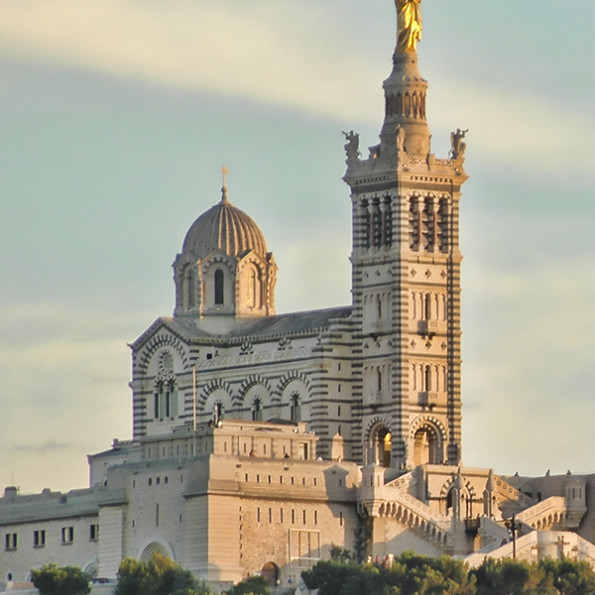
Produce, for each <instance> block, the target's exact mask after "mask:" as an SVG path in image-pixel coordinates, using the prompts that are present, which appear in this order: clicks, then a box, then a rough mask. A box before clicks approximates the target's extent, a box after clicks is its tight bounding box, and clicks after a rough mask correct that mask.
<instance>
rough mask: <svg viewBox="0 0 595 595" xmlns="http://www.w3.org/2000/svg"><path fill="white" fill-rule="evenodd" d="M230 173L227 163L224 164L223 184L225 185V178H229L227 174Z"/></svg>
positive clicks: (222, 169) (222, 172) (222, 170)
mask: <svg viewBox="0 0 595 595" xmlns="http://www.w3.org/2000/svg"><path fill="white" fill-rule="evenodd" d="M228 173H229V170H228V169H227V167H225V163H224V164H223V167H222V168H221V174H222V177H223V186H225V180H226V178H227V174H228Z"/></svg>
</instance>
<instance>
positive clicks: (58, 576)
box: [31, 564, 91, 595]
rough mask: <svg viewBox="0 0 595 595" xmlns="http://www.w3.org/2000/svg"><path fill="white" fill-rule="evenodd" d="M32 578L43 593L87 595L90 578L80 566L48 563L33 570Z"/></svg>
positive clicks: (46, 594)
mask: <svg viewBox="0 0 595 595" xmlns="http://www.w3.org/2000/svg"><path fill="white" fill-rule="evenodd" d="M31 580H32V581H33V584H34V585H35V586H36V587H37V588H38V589H39V592H40V594H41V595H86V593H89V591H90V590H91V589H90V588H89V579H88V578H87V576H86V575H85V573H84V572H83V571H82V570H81V569H80V568H75V567H74V566H62V567H58V566H56V565H55V564H48V565H47V566H43V567H42V568H40V569H38V570H31Z"/></svg>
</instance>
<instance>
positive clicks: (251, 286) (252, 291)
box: [246, 268, 258, 308]
mask: <svg viewBox="0 0 595 595" xmlns="http://www.w3.org/2000/svg"><path fill="white" fill-rule="evenodd" d="M246 298H247V299H246V303H247V304H248V306H249V307H250V308H256V307H258V303H257V302H258V287H257V275H256V270H255V269H253V268H251V269H250V272H249V274H248V295H247V296H246Z"/></svg>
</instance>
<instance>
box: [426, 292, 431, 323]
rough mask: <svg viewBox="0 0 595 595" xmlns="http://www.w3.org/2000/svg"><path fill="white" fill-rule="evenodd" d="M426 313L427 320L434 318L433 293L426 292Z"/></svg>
mask: <svg viewBox="0 0 595 595" xmlns="http://www.w3.org/2000/svg"><path fill="white" fill-rule="evenodd" d="M424 301H425V304H424V314H425V319H426V320H432V295H431V294H429V293H426V294H425V300H424Z"/></svg>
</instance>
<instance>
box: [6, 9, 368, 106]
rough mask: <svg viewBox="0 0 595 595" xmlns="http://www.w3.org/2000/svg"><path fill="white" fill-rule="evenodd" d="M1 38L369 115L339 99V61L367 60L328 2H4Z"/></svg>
mask: <svg viewBox="0 0 595 595" xmlns="http://www.w3.org/2000/svg"><path fill="white" fill-rule="evenodd" d="M90 5H91V6H92V8H90ZM0 38H1V39H3V40H4V41H3V42H2V45H3V46H4V50H5V52H9V53H11V54H12V55H16V56H19V57H23V56H25V57H28V58H30V59H34V60H52V61H57V62H61V63H63V64H66V65H72V66H77V67H83V68H88V69H92V70H96V71H99V72H103V73H107V74H111V75H115V76H123V77H131V78H136V79H140V80H147V81H152V82H154V83H157V84H160V85H166V86H172V87H181V88H190V89H202V90H205V89H206V90H210V91H214V92H218V93H224V94H233V95H234V96H236V97H237V96H244V97H248V98H251V99H255V100H258V101H264V102H269V103H276V104H281V105H283V106H285V107H294V108H298V109H300V110H306V111H312V110H314V111H317V112H318V113H324V114H335V115H337V114H338V115H340V116H343V117H350V118H353V117H356V115H357V114H358V113H361V105H359V104H358V102H357V101H356V102H353V101H344V100H338V99H337V98H347V97H351V96H352V94H353V93H352V92H353V85H352V81H351V79H348V78H345V77H338V76H336V74H337V73H336V67H337V62H336V58H337V57H338V56H341V59H344V60H345V61H346V62H347V63H349V64H350V68H355V69H356V70H357V71H360V72H362V71H365V70H366V65H365V60H364V58H363V57H360V56H358V53H357V52H356V51H355V48H352V47H350V44H348V43H347V41H343V40H344V36H341V35H339V34H338V32H337V24H336V18H334V15H333V14H332V12H331V11H330V10H327V9H325V8H324V7H323V6H312V7H310V8H309V9H308V10H307V11H304V10H303V7H301V6H300V5H298V4H294V3H289V2H274V3H273V2H267V1H262V0H261V1H257V2H250V3H246V2H241V3H240V2H225V3H222V2H220V1H217V0H202V1H201V2H199V3H197V2H190V1H189V0H178V1H176V2H168V3H156V2H145V1H138V0H129V1H122V0H103V1H101V2H97V1H93V0H92V1H91V2H85V3H81V2H73V1H72V0H43V1H38V0H5V1H3V3H2V6H1V8H0ZM333 58H335V59H333ZM367 70H369V68H368V69H367ZM376 82H377V81H376ZM368 88H369V87H368ZM313 90H315V93H313V92H312V91H313Z"/></svg>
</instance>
